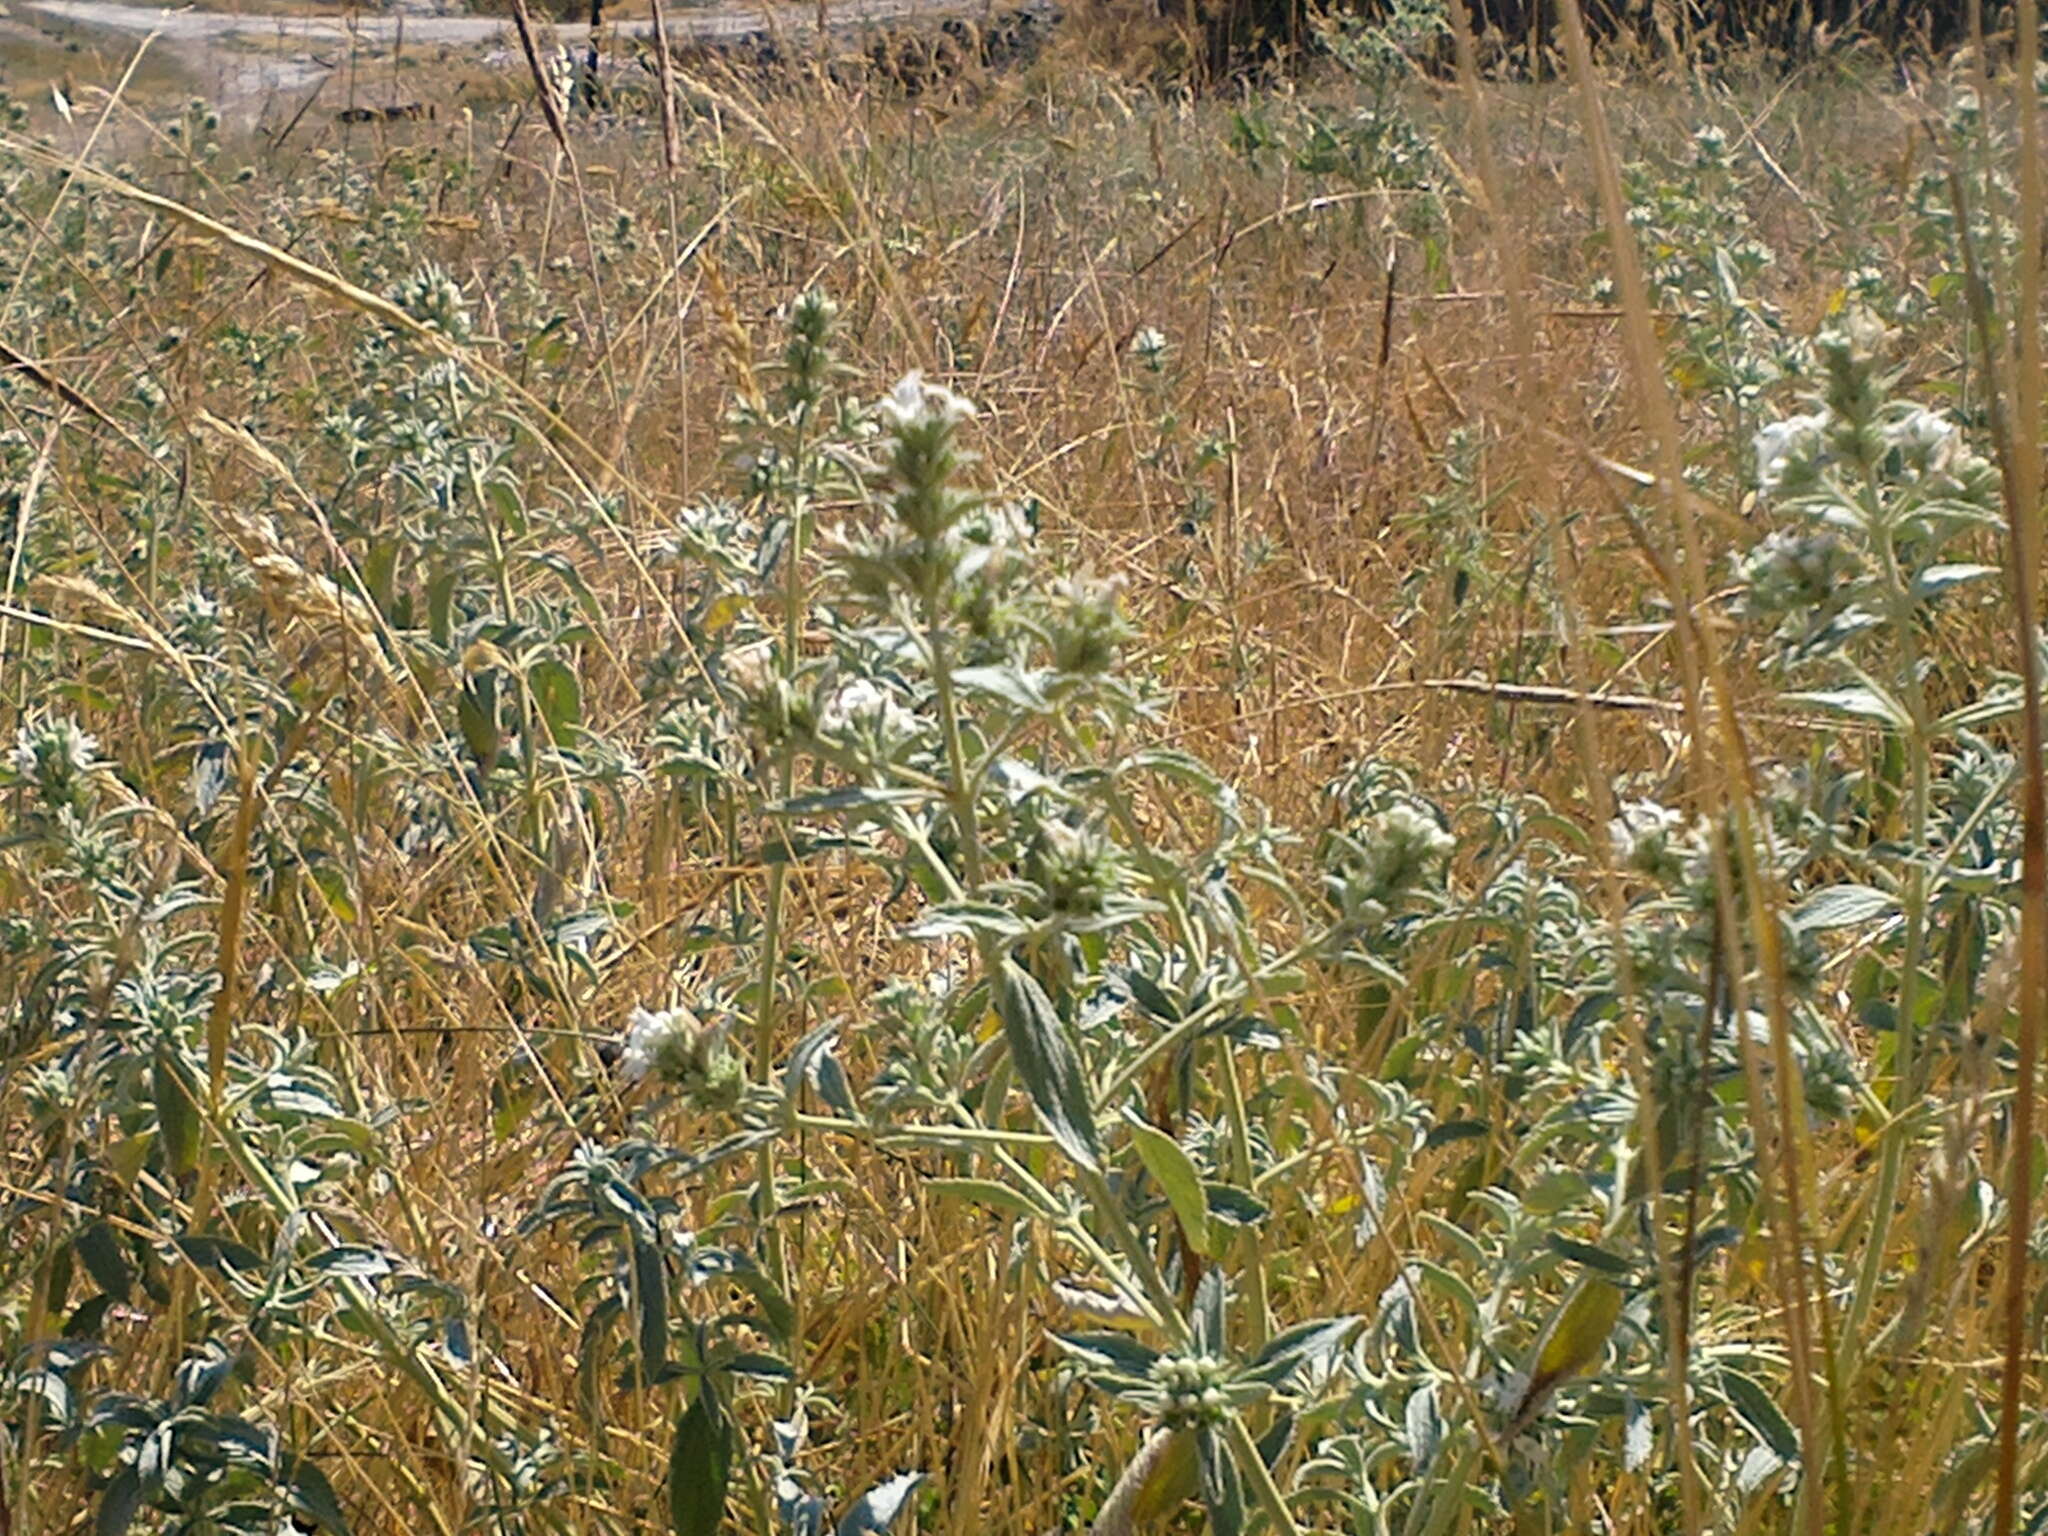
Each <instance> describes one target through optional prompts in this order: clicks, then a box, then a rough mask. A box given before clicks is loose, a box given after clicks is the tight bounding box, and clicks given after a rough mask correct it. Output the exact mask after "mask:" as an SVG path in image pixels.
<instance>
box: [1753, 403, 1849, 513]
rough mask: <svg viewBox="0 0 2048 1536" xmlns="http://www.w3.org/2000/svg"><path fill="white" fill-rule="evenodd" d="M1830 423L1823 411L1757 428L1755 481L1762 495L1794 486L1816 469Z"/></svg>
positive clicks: (1788, 418) (1820, 458) (1772, 494)
mask: <svg viewBox="0 0 2048 1536" xmlns="http://www.w3.org/2000/svg"><path fill="white" fill-rule="evenodd" d="M1830 420H1831V418H1830V417H1829V415H1828V413H1827V412H1826V411H1814V412H1811V413H1808V414H1805V415H1799V416H1787V417H1785V418H1784V419H1783V420H1782V421H1771V422H1766V423H1764V425H1763V426H1761V427H1759V428H1757V433H1756V439H1755V446H1756V479H1757V484H1758V485H1759V486H1760V487H1761V488H1762V490H1763V493H1764V494H1765V495H1766V496H1774V495H1776V494H1778V492H1779V491H1781V490H1783V489H1785V488H1787V487H1788V486H1791V485H1797V484H1798V483H1800V482H1801V481H1802V480H1803V479H1805V478H1807V477H1808V476H1810V475H1811V473H1812V472H1813V471H1815V470H1816V469H1818V468H1819V466H1820V463H1821V460H1822V458H1823V456H1824V455H1825V454H1826V452H1827V432H1828V427H1829V424H1830Z"/></svg>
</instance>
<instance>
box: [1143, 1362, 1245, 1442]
mask: <svg viewBox="0 0 2048 1536" xmlns="http://www.w3.org/2000/svg"><path fill="white" fill-rule="evenodd" d="M1151 1376H1152V1380H1153V1382H1154V1383H1155V1384H1156V1385H1157V1386H1158V1388H1159V1390H1160V1393H1161V1395H1162V1396H1163V1397H1164V1398H1165V1400H1166V1401H1165V1403H1164V1404H1163V1409H1162V1413H1161V1417H1162V1418H1163V1419H1164V1420H1165V1421H1166V1424H1167V1427H1168V1428H1170V1429H1192V1428H1195V1427H1197V1426H1199V1425H1204V1424H1220V1423H1222V1422H1223V1418H1224V1415H1225V1414H1226V1413H1228V1412H1229V1410H1230V1394H1229V1393H1228V1392H1227V1391H1226V1390H1225V1388H1226V1387H1227V1386H1228V1384H1229V1381H1230V1371H1229V1367H1227V1366H1226V1365H1225V1364H1224V1363H1223V1362H1222V1361H1221V1360H1218V1359H1216V1358H1215V1357H1214V1356H1213V1355H1164V1356H1162V1357H1161V1358H1159V1359H1157V1360H1155V1361H1153V1362H1152V1369H1151Z"/></svg>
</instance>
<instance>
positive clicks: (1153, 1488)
mask: <svg viewBox="0 0 2048 1536" xmlns="http://www.w3.org/2000/svg"><path fill="white" fill-rule="evenodd" d="M1155 1433H1157V1434H1160V1435H1164V1436H1167V1437H1168V1438H1167V1439H1166V1440H1165V1441H1164V1442H1163V1443H1162V1444H1161V1445H1160V1447H1159V1449H1158V1450H1157V1451H1156V1452H1154V1453H1153V1455H1152V1463H1151V1465H1150V1466H1149V1467H1147V1468H1146V1469H1145V1471H1144V1480H1143V1481H1142V1482H1140V1483H1139V1484H1138V1491H1137V1494H1136V1496H1135V1497H1134V1498H1133V1499H1132V1501H1131V1526H1132V1528H1133V1529H1134V1530H1143V1529H1145V1528H1146V1527H1148V1526H1152V1525H1156V1524H1159V1523H1161V1522H1163V1521H1165V1520H1166V1519H1168V1518H1169V1517H1170V1516H1171V1515H1172V1514H1173V1513H1174V1511H1175V1510H1177V1509H1179V1508H1180V1507H1181V1505H1183V1504H1185V1503H1186V1502H1187V1501H1188V1500H1189V1499H1192V1498H1193V1497H1194V1496H1195V1495H1196V1493H1198V1492H1199V1491H1200V1489H1201V1471H1200V1468H1199V1467H1198V1466H1197V1464H1196V1457H1195V1433H1194V1431H1193V1430H1190V1429H1176V1430H1158V1431H1155ZM1140 1454H1143V1453H1142V1452H1141V1453H1140ZM1098 1528H1099V1527H1098Z"/></svg>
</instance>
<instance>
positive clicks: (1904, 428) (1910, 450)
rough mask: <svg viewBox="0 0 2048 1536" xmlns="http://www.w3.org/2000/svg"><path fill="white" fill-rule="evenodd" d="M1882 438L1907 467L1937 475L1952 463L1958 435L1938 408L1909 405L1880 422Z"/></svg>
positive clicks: (1958, 440)
mask: <svg viewBox="0 0 2048 1536" xmlns="http://www.w3.org/2000/svg"><path fill="white" fill-rule="evenodd" d="M1883 430H1884V440H1885V444H1886V446H1888V447H1891V448H1895V449H1897V450H1898V453H1899V457H1900V458H1901V459H1903V460H1904V461H1905V462H1906V464H1907V466H1908V467H1909V468H1912V469H1915V470H1918V471H1919V472H1921V473H1922V474H1935V475H1938V474H1941V473H1943V472H1944V471H1945V470H1947V468H1948V467H1949V465H1950V464H1951V463H1953V462H1954V460H1955V458H1956V455H1957V453H1958V451H1959V450H1960V448H1961V444H1962V436H1961V433H1960V432H1959V431H1958V430H1957V427H1956V424H1955V423H1954V422H1952V421H1950V420H1949V419H1948V418H1947V417H1946V416H1944V415H1942V414H1941V413H1940V412H1939V411H1930V410H1928V409H1927V408H1926V407H1924V406H1918V405H1916V406H1912V407H1910V408H1909V409H1907V410H1906V411H1904V412H1903V413H1902V414H1900V415H1898V416H1895V417H1893V418H1892V419H1891V420H1890V421H1888V422H1886V423H1885V424H1884V429H1883Z"/></svg>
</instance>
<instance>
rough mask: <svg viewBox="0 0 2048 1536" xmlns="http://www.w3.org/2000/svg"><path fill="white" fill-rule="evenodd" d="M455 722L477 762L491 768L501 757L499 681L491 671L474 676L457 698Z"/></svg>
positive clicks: (470, 753) (485, 767)
mask: <svg viewBox="0 0 2048 1536" xmlns="http://www.w3.org/2000/svg"><path fill="white" fill-rule="evenodd" d="M455 722H456V724H457V725H459V726H461V727H462V740H463V743H464V745H466V746H467V747H468V748H469V755H470V756H471V757H474V758H475V759H476V760H477V765H478V766H479V767H481V768H484V769H486V770H488V769H489V768H491V767H492V766H493V765H494V764H495V763H496V762H497V761H498V747H499V745H500V743H501V740H502V738H501V736H500V734H499V731H498V684H497V680H496V679H495V678H494V677H492V676H491V674H490V673H488V672H479V673H478V674H477V675H476V676H474V677H472V678H471V679H470V680H469V682H468V684H467V685H466V686H465V687H464V688H463V690H462V692H461V694H460V695H459V696H458V697H457V699H456V701H455Z"/></svg>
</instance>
